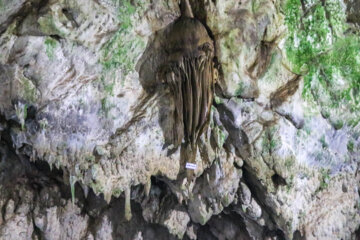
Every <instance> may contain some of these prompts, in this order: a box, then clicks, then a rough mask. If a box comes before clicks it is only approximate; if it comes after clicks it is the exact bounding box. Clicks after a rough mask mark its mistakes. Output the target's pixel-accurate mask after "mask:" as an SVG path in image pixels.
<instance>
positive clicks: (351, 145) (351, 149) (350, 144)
mask: <svg viewBox="0 0 360 240" xmlns="http://www.w3.org/2000/svg"><path fill="white" fill-rule="evenodd" d="M354 145H355V144H354V142H353V141H352V140H350V141H349V142H348V144H347V149H348V151H349V152H354Z"/></svg>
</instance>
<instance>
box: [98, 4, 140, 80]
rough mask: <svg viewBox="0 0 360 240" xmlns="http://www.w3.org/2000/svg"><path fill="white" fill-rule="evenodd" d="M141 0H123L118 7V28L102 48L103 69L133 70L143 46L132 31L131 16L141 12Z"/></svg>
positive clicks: (125, 72) (138, 37) (126, 72)
mask: <svg viewBox="0 0 360 240" xmlns="http://www.w3.org/2000/svg"><path fill="white" fill-rule="evenodd" d="M143 8H144V6H143V3H141V1H130V0H125V1H122V2H121V3H120V6H119V7H118V18H119V21H120V24H121V26H120V28H119V30H118V31H117V32H116V33H115V35H114V36H113V37H112V38H111V39H110V40H109V42H108V43H107V44H106V45H105V46H104V48H103V57H102V64H103V67H104V70H105V71H110V70H113V69H118V68H120V69H121V70H122V71H123V73H124V74H125V75H126V74H128V73H129V72H130V71H132V70H134V68H135V63H136V60H137V58H138V57H139V56H140V55H141V53H142V52H143V50H144V48H145V42H144V41H143V39H142V38H141V37H140V36H138V35H137V34H136V33H135V32H134V29H133V28H134V26H133V22H134V21H133V18H134V17H135V16H138V15H139V14H140V12H142V10H143Z"/></svg>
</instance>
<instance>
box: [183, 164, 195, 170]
mask: <svg viewBox="0 0 360 240" xmlns="http://www.w3.org/2000/svg"><path fill="white" fill-rule="evenodd" d="M185 168H187V169H193V170H195V169H196V164H195V163H186V166H185Z"/></svg>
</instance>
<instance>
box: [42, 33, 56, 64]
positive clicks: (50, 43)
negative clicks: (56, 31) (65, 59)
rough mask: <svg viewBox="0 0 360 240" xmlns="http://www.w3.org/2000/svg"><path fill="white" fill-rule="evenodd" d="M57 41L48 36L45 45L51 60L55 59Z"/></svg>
mask: <svg viewBox="0 0 360 240" xmlns="http://www.w3.org/2000/svg"><path fill="white" fill-rule="evenodd" d="M56 45H57V42H56V40H55V39H53V38H46V40H45V46H46V55H47V56H48V58H49V59H50V60H53V59H54V55H55V49H56Z"/></svg>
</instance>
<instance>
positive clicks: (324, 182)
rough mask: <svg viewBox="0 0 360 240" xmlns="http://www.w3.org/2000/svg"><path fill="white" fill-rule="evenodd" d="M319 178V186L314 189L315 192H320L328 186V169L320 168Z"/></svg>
mask: <svg viewBox="0 0 360 240" xmlns="http://www.w3.org/2000/svg"><path fill="white" fill-rule="evenodd" d="M319 180H320V186H319V187H318V189H317V190H316V191H315V193H318V192H321V191H323V190H324V189H326V188H327V187H328V186H329V181H330V170H329V169H325V168H322V169H321V170H320V176H319Z"/></svg>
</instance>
